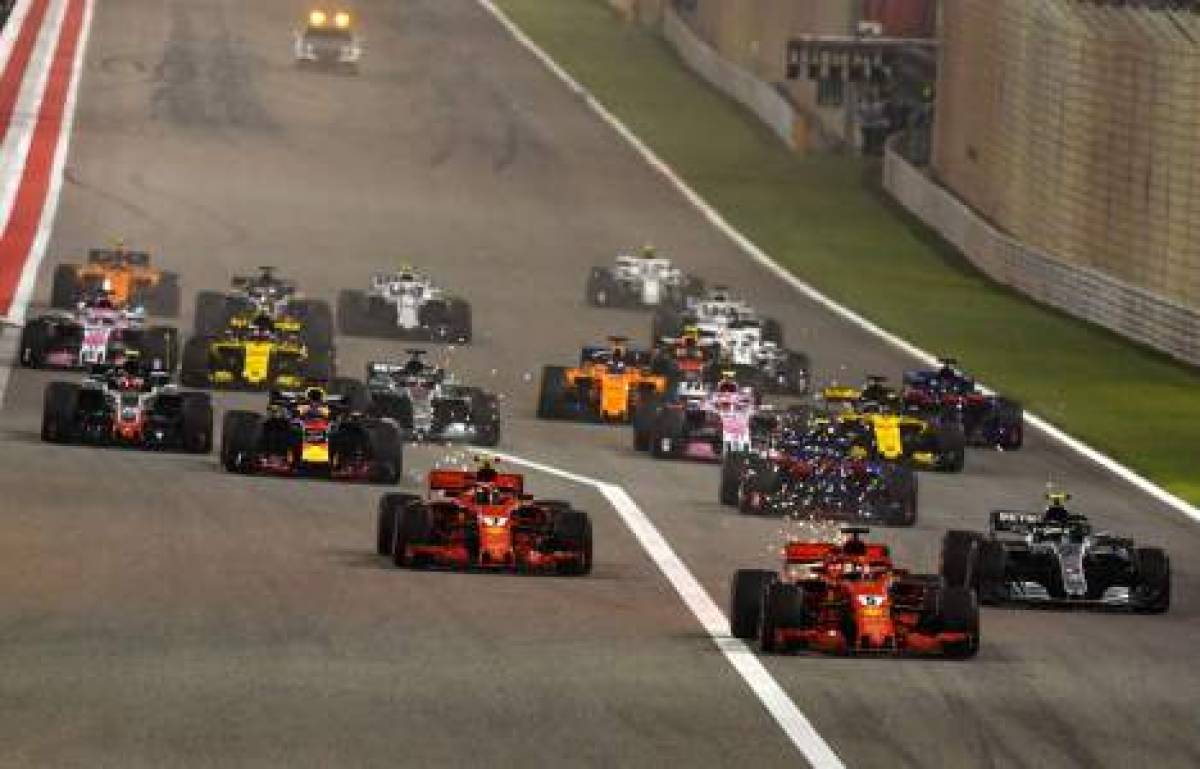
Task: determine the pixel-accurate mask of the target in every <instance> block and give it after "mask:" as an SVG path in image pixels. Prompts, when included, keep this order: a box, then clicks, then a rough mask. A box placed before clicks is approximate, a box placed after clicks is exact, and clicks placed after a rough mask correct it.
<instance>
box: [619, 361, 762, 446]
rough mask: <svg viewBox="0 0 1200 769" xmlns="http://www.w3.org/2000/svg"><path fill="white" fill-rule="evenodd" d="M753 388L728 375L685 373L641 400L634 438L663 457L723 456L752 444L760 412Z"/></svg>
mask: <svg viewBox="0 0 1200 769" xmlns="http://www.w3.org/2000/svg"><path fill="white" fill-rule="evenodd" d="M758 404H759V397H758V394H757V393H756V392H755V390H754V388H752V387H746V386H743V385H739V384H738V383H737V382H736V381H734V380H733V379H732V377H729V376H723V377H722V378H721V379H720V380H719V381H718V382H716V383H715V384H710V383H707V382H704V381H700V380H692V379H685V380H683V381H680V382H678V383H676V385H675V387H674V388H673V390H672V391H671V392H670V393H669V395H668V396H667V397H665V398H658V399H654V400H651V401H649V402H647V403H643V404H641V405H639V407H638V409H637V411H636V412H634V415H633V436H634V437H633V444H634V448H635V449H637V450H638V451H649V452H650V454H651V455H652V456H654V457H657V458H659V459H693V460H700V461H708V462H719V461H721V458H722V457H723V456H724V455H725V453H726V452H735V451H748V450H749V449H750V421H751V419H752V418H753V417H754V415H755V414H756V413H757V412H758V408H759V406H758Z"/></svg>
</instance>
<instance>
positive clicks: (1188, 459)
mask: <svg viewBox="0 0 1200 769" xmlns="http://www.w3.org/2000/svg"><path fill="white" fill-rule="evenodd" d="M498 5H499V6H500V7H501V8H502V9H503V10H504V11H505V13H507V14H509V16H510V17H511V18H512V19H513V21H514V22H516V23H517V24H518V25H520V26H521V28H522V29H523V30H524V31H525V32H526V34H528V35H529V36H530V37H531V38H533V39H534V40H535V41H536V42H537V43H538V45H540V46H541V47H542V48H543V49H544V50H546V52H547V53H548V54H550V55H551V56H552V57H553V58H554V59H555V60H556V61H558V63H559V64H560V65H561V66H563V67H564V68H565V69H566V70H567V71H568V72H570V73H571V74H572V75H573V76H574V77H575V78H576V79H578V80H579V81H580V82H581V83H582V84H583V85H584V86H585V87H587V88H588V89H589V90H590V91H592V93H593V94H595V96H596V97H597V98H598V99H599V100H600V101H601V102H603V103H604V104H605V106H607V107H608V108H609V109H610V110H612V111H613V113H615V114H616V115H617V116H618V117H619V118H620V119H621V120H622V121H624V122H625V123H626V125H628V126H629V127H630V129H631V130H633V131H634V132H635V133H637V134H638V135H639V136H640V137H641V138H642V140H643V141H645V142H646V143H647V144H648V145H649V146H650V147H652V148H653V150H654V151H655V152H656V153H657V154H658V155H659V156H660V157H662V159H663V160H665V161H666V162H667V163H669V164H670V165H671V166H672V167H674V168H675V169H676V171H677V172H678V173H680V174H681V175H682V176H683V177H684V178H685V179H686V180H687V182H688V183H689V184H690V185H691V186H692V187H693V188H694V189H695V190H696V191H697V192H699V193H700V194H701V195H703V196H704V198H705V199H707V200H708V201H709V203H711V204H712V205H713V206H715V207H716V208H717V209H718V210H719V211H720V212H721V213H722V214H723V215H724V216H725V217H726V218H727V219H728V220H729V221H730V223H731V224H733V225H734V226H735V227H737V228H738V229H739V230H741V231H742V232H744V233H745V234H746V235H747V236H748V237H749V238H750V239H751V240H753V241H754V242H755V243H757V244H758V245H759V246H760V247H762V248H763V249H764V250H766V251H767V252H768V253H770V254H771V256H772V257H773V258H774V259H776V260H777V261H779V262H780V263H782V264H783V265H785V266H786V267H787V268H788V269H790V270H792V271H793V272H795V273H796V274H797V275H798V276H800V277H801V278H803V279H804V280H806V281H808V282H809V283H811V284H813V285H814V286H816V287H817V288H819V289H820V290H821V291H822V292H824V293H826V294H828V295H829V296H830V297H832V298H834V299H836V300H837V301H839V302H841V303H843V304H845V305H847V306H849V307H852V308H854V309H855V310H856V311H857V312H859V313H861V314H862V315H864V316H866V317H868V318H870V319H871V320H872V321H874V322H876V323H878V324H879V325H881V326H883V327H884V328H887V329H888V330H890V331H892V332H893V333H896V334H899V335H900V336H903V337H905V338H906V339H908V340H910V341H912V342H913V343H915V344H916V345H918V346H919V347H922V348H924V349H926V350H930V351H932V352H943V353H948V354H954V355H956V356H957V357H958V358H959V359H960V360H962V361H963V364H964V365H965V366H966V367H968V368H969V369H970V370H972V371H973V372H975V373H977V374H978V375H979V376H980V378H981V379H983V380H985V381H987V382H988V383H989V384H991V385H993V386H994V387H996V388H997V389H998V390H1000V391H1002V392H1005V393H1007V394H1011V395H1013V396H1015V397H1017V398H1019V399H1021V400H1022V401H1024V403H1025V404H1026V406H1027V407H1028V408H1029V409H1030V410H1032V411H1036V412H1037V413H1039V414H1041V415H1042V416H1044V417H1046V418H1047V419H1049V420H1051V421H1052V422H1054V423H1055V424H1057V425H1059V426H1060V427H1062V428H1064V429H1066V430H1067V431H1069V432H1070V433H1072V434H1073V435H1075V436H1076V437H1078V438H1080V439H1082V440H1084V441H1086V442H1087V443H1089V444H1091V445H1093V446H1095V447H1096V448H1098V449H1100V450H1101V451H1103V452H1105V453H1107V454H1109V455H1110V456H1112V457H1114V458H1115V459H1117V460H1119V461H1121V462H1122V463H1124V464H1126V465H1129V466H1130V467H1132V468H1134V469H1136V470H1137V471H1138V472H1140V473H1142V474H1144V475H1146V476H1148V477H1149V478H1151V479H1153V480H1154V481H1155V482H1156V483H1159V484H1160V485H1162V486H1164V487H1166V488H1167V489H1169V490H1171V491H1172V492H1174V493H1175V494H1178V495H1179V496H1181V497H1183V498H1185V499H1187V500H1189V501H1190V502H1192V503H1193V504H1196V503H1200V372H1197V371H1196V370H1194V369H1191V368H1188V367H1186V366H1183V365H1180V364H1177V363H1175V362H1173V361H1171V360H1170V359H1169V358H1167V357H1166V356H1163V355H1159V354H1157V353H1154V352H1152V351H1149V350H1147V349H1145V348H1142V347H1140V346H1138V345H1135V344H1132V343H1130V342H1127V341H1125V340H1123V339H1122V338H1120V337H1118V336H1116V335H1115V334H1112V333H1110V332H1107V331H1105V330H1103V329H1100V328H1098V327H1096V326H1092V325H1090V324H1087V323H1084V322H1081V321H1078V320H1075V319H1073V318H1070V317H1068V316H1066V315H1064V314H1062V313H1059V312H1056V311H1054V310H1051V309H1048V308H1045V307H1043V306H1041V305H1037V304H1035V303H1033V302H1031V301H1028V300H1026V299H1024V298H1023V297H1022V296H1020V295H1018V294H1016V293H1015V292H1013V291H1011V290H1009V289H1006V288H1004V287H1002V286H999V285H997V284H995V283H993V282H991V281H989V280H988V279H987V278H985V277H984V276H983V275H981V274H980V273H979V272H977V271H976V270H975V269H974V268H973V267H971V266H970V264H969V263H967V262H966V261H965V260H964V259H963V258H962V257H961V256H960V255H958V254H957V253H956V252H954V250H953V249H952V248H950V247H949V246H947V245H945V244H944V243H942V242H941V241H940V239H938V238H937V236H936V235H934V234H932V233H931V232H930V231H929V230H927V229H925V228H924V227H923V226H921V225H920V224H919V223H917V222H915V220H913V219H912V218H911V217H909V216H907V215H906V214H904V213H902V212H899V211H897V209H896V207H895V206H894V205H892V204H891V203H890V202H889V201H887V200H886V197H885V196H884V195H883V193H881V192H879V190H878V188H877V181H876V179H877V177H878V172H877V171H876V170H875V168H874V167H873V166H872V165H870V164H868V163H866V162H864V161H863V160H861V159H859V158H851V157H840V156H810V157H807V158H800V157H797V156H796V155H794V154H792V153H791V152H789V151H788V150H787V149H786V148H784V147H783V146H782V145H781V144H780V143H779V142H778V141H777V140H776V139H775V137H774V136H773V135H772V134H770V133H769V132H768V130H767V129H766V128H765V127H763V126H762V125H761V124H760V123H759V122H758V121H757V120H756V119H755V118H754V117H753V116H752V115H751V114H750V113H749V112H747V111H746V110H744V109H742V108H741V107H740V106H739V105H737V104H736V103H734V102H732V101H731V100H729V99H727V98H725V97H724V96H723V95H721V94H720V93H719V92H717V91H716V90H714V89H712V88H710V87H709V86H708V85H707V84H706V83H704V82H703V81H702V80H700V79H699V78H697V77H696V76H694V75H693V74H692V73H691V72H690V71H689V70H688V69H686V67H685V66H684V65H683V64H682V63H681V62H680V61H679V59H678V58H677V57H676V56H675V54H674V52H673V51H672V49H671V48H670V47H669V45H668V44H667V43H665V42H664V41H663V40H662V39H661V38H659V37H658V36H657V35H656V34H655V33H653V32H652V31H649V30H646V29H643V28H641V27H639V26H637V25H630V24H625V23H623V22H622V21H621V20H619V19H618V18H617V17H616V15H615V14H614V13H613V12H612V11H611V10H610V9H609V7H608V6H607V5H606V3H605V2H604V0H499V2H498ZM1068 482H1069V479H1068ZM1038 491H1039V490H1038V489H1030V493H1031V494H1033V493H1037V492H1038Z"/></svg>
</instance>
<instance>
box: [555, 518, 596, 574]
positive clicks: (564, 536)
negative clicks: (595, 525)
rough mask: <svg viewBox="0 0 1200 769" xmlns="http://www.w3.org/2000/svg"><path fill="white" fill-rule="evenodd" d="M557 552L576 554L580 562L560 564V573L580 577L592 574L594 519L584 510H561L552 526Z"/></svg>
mask: <svg viewBox="0 0 1200 769" xmlns="http://www.w3.org/2000/svg"><path fill="white" fill-rule="evenodd" d="M550 539H551V542H552V543H553V545H552V546H553V548H554V549H555V550H559V551H563V552H576V553H578V554H579V560H577V561H566V562H563V563H561V564H559V567H558V573H559V574H565V575H569V576H579V575H583V574H591V573H592V519H591V517H590V516H589V515H588V514H587V513H585V512H583V511H582V510H570V509H568V510H559V511H558V512H557V513H556V514H555V515H554V518H553V522H552V524H551V533H550Z"/></svg>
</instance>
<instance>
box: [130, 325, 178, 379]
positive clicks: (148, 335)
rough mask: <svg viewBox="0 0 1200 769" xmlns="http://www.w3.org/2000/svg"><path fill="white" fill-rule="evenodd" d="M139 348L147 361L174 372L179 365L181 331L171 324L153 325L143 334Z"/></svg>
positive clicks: (163, 369) (143, 358)
mask: <svg viewBox="0 0 1200 769" xmlns="http://www.w3.org/2000/svg"><path fill="white" fill-rule="evenodd" d="M139 350H140V352H141V354H142V360H143V361H145V362H146V363H149V364H150V365H151V366H154V367H155V368H158V369H161V370H162V371H166V372H174V371H175V368H176V367H177V366H178V365H179V332H178V331H176V330H175V329H174V328H171V327H170V326H151V327H150V328H148V329H146V331H145V333H144V334H142V339H141V343H140V345H139Z"/></svg>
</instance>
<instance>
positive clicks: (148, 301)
mask: <svg viewBox="0 0 1200 769" xmlns="http://www.w3.org/2000/svg"><path fill="white" fill-rule="evenodd" d="M181 304H183V291H182V290H181V289H180V287H179V275H178V274H176V273H174V272H163V273H159V277H158V282H157V283H156V284H154V287H153V288H151V289H150V290H149V291H148V292H147V293H146V296H145V305H146V313H147V314H149V315H156V316H158V317H160V318H177V317H179V306H180V305H181Z"/></svg>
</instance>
